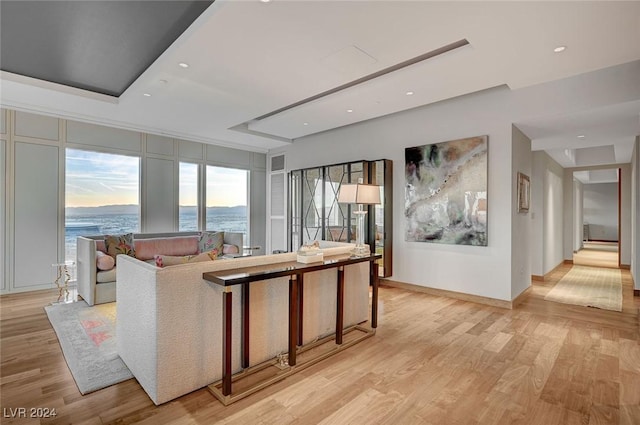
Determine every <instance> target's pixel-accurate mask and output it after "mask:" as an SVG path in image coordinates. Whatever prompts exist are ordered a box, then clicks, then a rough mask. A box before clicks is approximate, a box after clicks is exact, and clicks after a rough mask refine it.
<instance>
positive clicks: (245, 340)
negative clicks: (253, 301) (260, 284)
mask: <svg viewBox="0 0 640 425" xmlns="http://www.w3.org/2000/svg"><path fill="white" fill-rule="evenodd" d="M249 292H250V284H249V283H245V284H243V285H242V367H243V368H245V369H246V368H248V367H249V311H250V309H249Z"/></svg>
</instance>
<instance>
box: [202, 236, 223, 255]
mask: <svg viewBox="0 0 640 425" xmlns="http://www.w3.org/2000/svg"><path fill="white" fill-rule="evenodd" d="M223 245H224V232H201V233H200V239H199V240H198V248H199V252H209V251H215V252H216V255H217V254H220V253H221V252H222V247H223Z"/></svg>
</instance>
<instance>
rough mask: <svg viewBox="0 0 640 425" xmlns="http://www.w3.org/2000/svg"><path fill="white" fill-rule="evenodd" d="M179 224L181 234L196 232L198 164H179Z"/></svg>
mask: <svg viewBox="0 0 640 425" xmlns="http://www.w3.org/2000/svg"><path fill="white" fill-rule="evenodd" d="M179 181H180V201H179V203H180V218H179V220H180V222H179V226H178V228H179V229H180V231H181V232H184V231H189V230H198V164H189V163H187V162H181V163H180V177H179Z"/></svg>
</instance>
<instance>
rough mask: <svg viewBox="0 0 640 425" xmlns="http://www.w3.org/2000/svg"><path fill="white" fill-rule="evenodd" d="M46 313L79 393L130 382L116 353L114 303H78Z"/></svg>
mask: <svg viewBox="0 0 640 425" xmlns="http://www.w3.org/2000/svg"><path fill="white" fill-rule="evenodd" d="M45 311H46V312H47V316H48V317H49V321H50V322H51V325H52V326H53V329H54V330H55V332H56V335H57V336H58V341H60V346H61V347H62V353H63V354H64V359H65V360H66V362H67V365H68V366H69V370H71V374H72V375H73V379H74V380H75V381H76V385H77V386H78V389H79V390H80V393H82V394H87V393H90V392H92V391H96V390H99V389H102V388H105V387H108V386H110V385H113V384H117V383H118V382H122V381H126V380H127V379H131V378H133V375H132V374H131V372H130V371H129V369H128V368H127V366H126V365H125V364H124V362H123V361H122V359H121V358H120V357H119V356H118V353H117V351H116V303H108V304H100V305H96V306H93V307H89V306H88V305H87V304H86V303H85V302H84V301H80V302H75V303H69V304H57V305H50V306H47V307H45Z"/></svg>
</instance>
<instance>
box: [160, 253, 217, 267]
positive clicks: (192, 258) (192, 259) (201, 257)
mask: <svg viewBox="0 0 640 425" xmlns="http://www.w3.org/2000/svg"><path fill="white" fill-rule="evenodd" d="M153 258H154V259H155V260H156V267H167V266H175V265H178V264H187V263H200V262H202V261H211V260H215V259H216V258H217V254H216V253H215V252H214V251H209V252H203V253H202V254H197V255H185V256H183V257H176V256H173V255H155V256H154V257H153Z"/></svg>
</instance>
